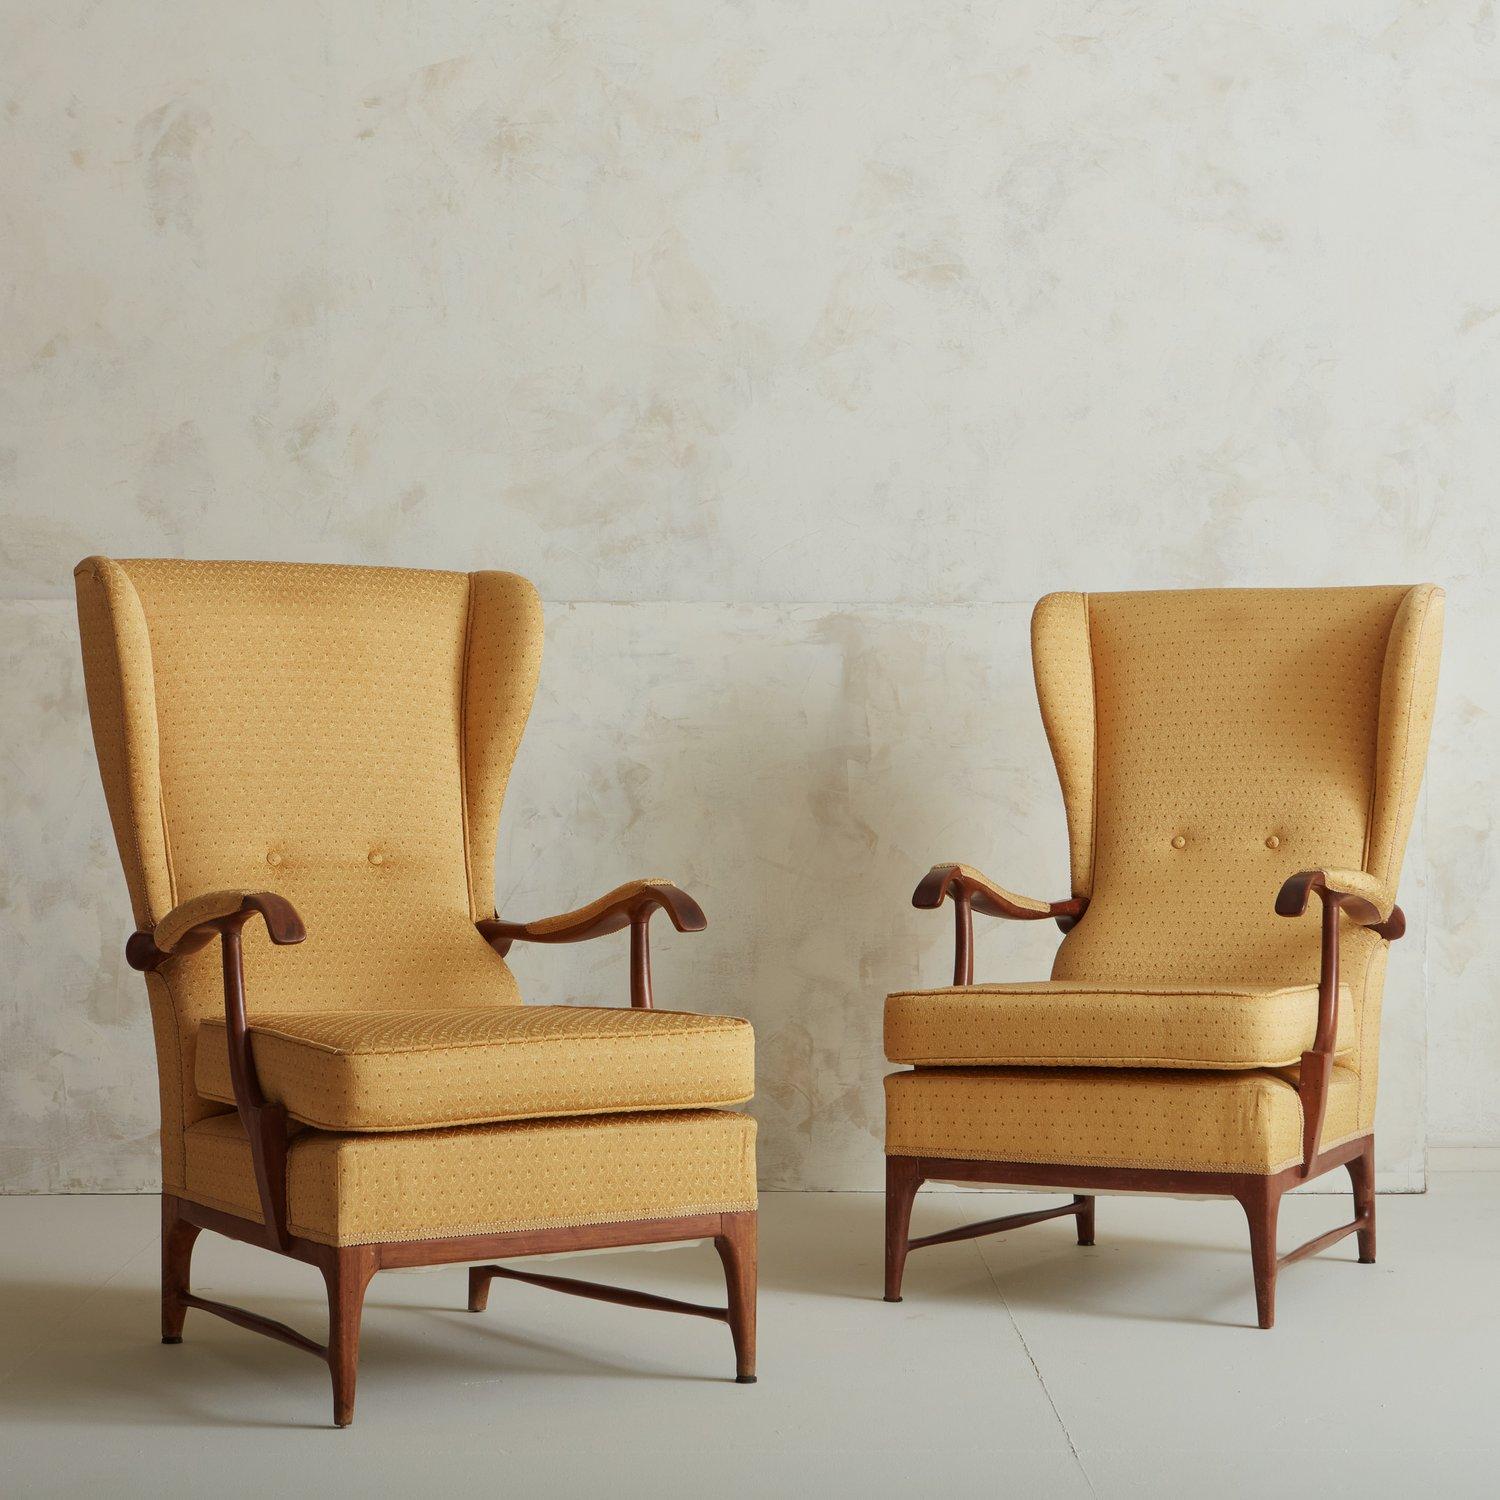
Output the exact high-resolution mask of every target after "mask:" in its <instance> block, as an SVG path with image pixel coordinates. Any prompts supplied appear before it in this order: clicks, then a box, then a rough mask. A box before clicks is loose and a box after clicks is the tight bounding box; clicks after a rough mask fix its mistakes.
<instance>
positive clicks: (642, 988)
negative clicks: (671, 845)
mask: <svg viewBox="0 0 1500 1500" xmlns="http://www.w3.org/2000/svg"><path fill="white" fill-rule="evenodd" d="M658 911H664V912H666V914H667V916H668V917H669V918H670V919H671V922H672V925H673V926H674V927H675V928H676V929H677V930H678V932H702V931H703V929H704V928H705V927H707V926H708V918H707V917H705V916H704V915H703V908H702V907H701V906H699V905H698V903H697V902H696V901H694V900H693V898H692V897H691V896H690V895H688V893H687V892H686V891H685V890H683V889H682V887H681V886H677V885H673V884H672V882H671V881H670V880H632V881H629V882H627V883H626V884H625V885H619V886H616V887H615V888H614V890H612V891H607V892H606V893H605V894H604V895H602V896H600V897H599V898H598V899H597V900H595V901H590V902H589V904H588V905H587V906H580V907H578V908H577V909H576V910H574V911H566V912H562V913H561V914H560V915H558V916H555V917H539V918H537V920H535V921H533V922H504V921H501V919H500V918H499V917H487V918H484V919H483V920H481V921H479V922H476V923H475V924H474V925H475V926H476V927H477V928H478V929H479V931H480V934H481V935H482V936H483V938H484V940H485V942H487V943H488V944H489V945H490V947H492V948H493V949H494V950H495V952H496V953H498V954H499V955H500V956H501V957H502V958H503V957H504V956H505V955H506V954H507V953H509V952H510V949H511V945H512V944H513V943H582V942H587V941H588V940H589V939H590V938H596V937H603V936H605V935H606V934H607V933H611V932H618V931H619V930H620V929H621V928H622V927H629V928H630V1003H631V1005H632V1006H635V1007H637V1008H638V1009H643V1010H650V1009H651V1005H652V1000H651V935H650V923H651V918H652V916H653V915H654V914H655V913H656V912H658Z"/></svg>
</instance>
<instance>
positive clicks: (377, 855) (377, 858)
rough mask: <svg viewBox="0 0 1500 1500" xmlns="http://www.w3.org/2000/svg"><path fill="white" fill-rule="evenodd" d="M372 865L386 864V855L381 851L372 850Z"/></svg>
mask: <svg viewBox="0 0 1500 1500" xmlns="http://www.w3.org/2000/svg"><path fill="white" fill-rule="evenodd" d="M370 863H371V864H372V865H383V864H384V863H385V855H383V854H382V853H381V852H380V850H379V849H371V850H370Z"/></svg>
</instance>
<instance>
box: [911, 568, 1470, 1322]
mask: <svg viewBox="0 0 1500 1500" xmlns="http://www.w3.org/2000/svg"><path fill="white" fill-rule="evenodd" d="M1442 609H1443V595H1442V591H1441V590H1440V589H1437V588H1434V587H1432V586H1431V585H1421V586H1418V587H1415V588H1405V587H1400V588H1346V589H1223V590H1193V591H1184V592H1174V593H1137V594H1053V595H1050V596H1048V597H1047V598H1045V599H1043V600H1042V601H1041V603H1040V604H1039V605H1038V606H1037V608H1036V613H1035V615H1034V616H1033V619H1032V656H1033V662H1034V665H1035V670H1036V683H1037V696H1038V698H1039V699H1040V702H1041V709H1042V717H1043V719H1044V721H1045V723H1046V728H1047V738H1048V741H1049V743H1050V745H1051V747H1052V755H1053V759H1054V760H1055V762H1056V764H1057V771H1058V776H1059V779H1060V780H1061V782H1062V791H1063V800H1064V802H1065V804H1066V808H1067V824H1068V838H1069V845H1070V849H1071V855H1072V861H1071V863H1072V894H1071V895H1070V897H1069V898H1068V899H1067V900H1065V901H1055V902H1046V901H1036V900H1032V899H1030V898H1027V897H1024V896H1017V895H1014V894H1012V893H1011V892H1009V891H1006V890H1004V889H1002V888H1001V887H999V886H997V885H995V884H993V883H992V882H991V881H989V880H987V879H986V878H985V877H984V876H983V875H980V874H979V873H978V872H977V871H975V870H972V869H970V868H968V867H967V866H964V865H939V866H937V867H936V868H935V869H933V870H932V871H931V872H930V873H929V874H928V875H927V877H926V878H925V879H924V880H923V881H922V883H921V884H920V885H919V886H918V888H917V891H916V894H915V896H914V897H913V902H914V904H915V905H917V906H919V907H937V906H940V905H941V904H942V903H943V901H944V900H945V899H948V900H952V902H953V903H954V912H955V918H956V923H957V957H956V962H955V966H954V981H953V986H952V988H950V989H942V990H927V991H917V992H905V993H901V994H895V995H891V996H890V997H889V998H888V1000H887V1001H886V1012H885V1045H886V1055H887V1057H888V1058H889V1059H890V1060H891V1061H892V1062H894V1063H902V1064H906V1065H908V1070H907V1071H903V1072H898V1073H893V1074H891V1075H890V1077H888V1078H887V1079H886V1165H887V1193H886V1297H887V1300H890V1301H898V1300H900V1295H901V1280H902V1272H903V1268H904V1265H905V1261H906V1254H907V1251H908V1250H909V1249H912V1248H915V1247H918V1246H921V1245H927V1244H934V1243H938V1242H943V1241H949V1240H954V1239H962V1238H967V1237H970V1236H973V1235H976V1234H984V1233H992V1232H995V1231H996V1230H1001V1229H1009V1228H1016V1227H1019V1226H1020V1225H1021V1224H1023V1223H1032V1222H1035V1221H1036V1220H1038V1219H1043V1218H1052V1217H1056V1216H1060V1215H1075V1216H1076V1218H1077V1221H1078V1238H1079V1243H1080V1244H1092V1243H1093V1235H1094V1194H1095V1193H1096V1192H1097V1191H1099V1190H1106V1189H1121V1188H1125V1189H1141V1190H1146V1191H1158V1192H1172V1193H1215V1194H1227V1195H1232V1196H1233V1197H1235V1198H1237V1199H1239V1201H1240V1202H1241V1203H1242V1204H1243V1205H1244V1208H1245V1211H1246V1214H1247V1216H1248V1218H1249V1222H1250V1244H1251V1255H1252V1259H1253V1263H1254V1272H1255V1290H1256V1299H1257V1303H1258V1310H1259V1316H1260V1325H1261V1327H1263V1328H1269V1327H1270V1326H1271V1324H1272V1321H1273V1318H1274V1315H1275V1281H1276V1271H1277V1268H1278V1265H1281V1264H1285V1263H1287V1262H1288V1261H1290V1260H1294V1259H1300V1258H1301V1257H1302V1256H1303V1255H1306V1254H1311V1253H1313V1252H1314V1251H1317V1250H1321V1249H1323V1248H1324V1247H1325V1246H1327V1245H1331V1244H1333V1243H1334V1242H1335V1241H1336V1240H1338V1239H1340V1238H1341V1237H1342V1236H1344V1235H1346V1234H1349V1233H1351V1232H1353V1233H1357V1234H1358V1236H1359V1258H1360V1260H1361V1261H1364V1262H1369V1261H1373V1260H1374V1259H1375V1198H1374V1177H1373V1158H1374V1137H1373V1129H1374V1120H1375V1081H1376V1070H1377V1065H1378V1058H1379V1027H1380V999H1381V988H1382V983H1383V979H1384V975H1385V962H1386V948H1387V944H1388V943H1389V942H1391V941H1393V940H1394V939H1396V938H1398V937H1400V936H1401V934H1402V931H1403V930H1404V927H1405V921H1404V918H1403V917H1402V915H1401V910H1400V908H1399V907H1398V906H1397V905H1396V904H1395V897H1396V883H1397V879H1398V877H1399V875H1400V872H1401V860H1402V855H1403V853H1404V851H1405V848H1406V840H1407V835H1408V833H1409V831H1410V828H1411V820H1412V810H1413V807H1414V806H1415V803H1416V797H1417V788H1418V785H1419V783H1420V781H1421V778H1422V767H1423V762H1424V760H1425V758H1426V753H1427V740H1428V733H1429V729H1430V727H1431V722H1432V708H1433V697H1434V693H1435V690H1436V685H1437V663H1438V650H1439V645H1440V641H1441V635H1442ZM1312 895H1316V896H1317V897H1318V898H1319V904H1320V910H1321V917H1322V920H1321V923H1320V922H1319V921H1318V920H1317V919H1316V918H1315V917H1314V916H1313V915H1311V914H1304V913H1305V912H1306V908H1307V906H1308V902H1309V898H1310V896H1312ZM976 911H977V912H980V913H982V914H984V915H986V916H995V917H1010V918H1015V919H1018V920H1030V921H1035V920H1044V919H1048V918H1050V919H1053V920H1055V921H1056V922H1057V924H1058V926H1059V927H1061V928H1062V930H1063V932H1064V933H1066V934H1067V935H1066V937H1065V938H1064V939H1063V941H1062V944H1061V946H1060V947H1059V949H1058V953H1057V959H1056V962H1055V963H1054V964H1053V968H1052V977H1051V979H1050V980H1044V981H1040V982H1037V983H1030V984H981V985H976V984H975V983H974V975H973V961H972V957H971V939H972V914H973V913H974V912H976ZM1341 1166H1342V1167H1347V1168H1348V1171H1349V1174H1350V1177H1351V1179H1352V1181H1353V1188H1354V1201H1355V1218H1354V1221H1353V1222H1352V1223H1350V1224H1346V1225H1344V1226H1342V1227H1341V1228H1339V1229H1336V1230H1333V1231H1331V1232H1330V1233H1329V1234H1326V1235H1323V1236H1321V1237H1320V1238H1318V1239H1316V1240H1313V1241H1312V1242H1311V1243H1310V1244H1308V1245H1304V1246H1302V1247H1301V1248H1300V1249H1298V1250H1294V1251H1292V1252H1290V1253H1289V1254H1287V1255H1284V1256H1282V1257H1280V1259H1279V1260H1278V1258H1277V1254H1276V1215H1277V1205H1278V1203H1279V1201H1280V1198H1281V1195H1282V1193H1283V1192H1285V1191H1286V1190H1287V1189H1288V1188H1290V1187H1293V1186H1295V1185H1296V1184H1298V1183H1300V1182H1303V1181H1305V1180H1307V1179H1308V1178H1310V1177H1316V1176H1318V1175H1319V1174H1321V1173H1323V1172H1327V1171H1330V1170H1332V1169H1334V1168H1336V1167H1341ZM932 1179H939V1180H953V1179H957V1180H962V1181H974V1182H992V1183H1008V1184H1016V1185H1034V1186H1056V1187H1062V1188H1067V1189H1072V1190H1073V1191H1074V1192H1075V1197H1074V1199H1073V1201H1072V1202H1071V1203H1068V1204H1065V1205H1062V1206H1060V1207H1058V1208H1055V1209H1050V1210H1046V1211H1043V1212H1041V1213H1036V1214H1022V1215H1011V1216H1009V1217H1007V1218H1003V1219H999V1220H991V1221H988V1222H986V1223H983V1224H977V1225H968V1226H965V1227H963V1228H961V1229H957V1230H950V1231H948V1232H946V1233H942V1234H934V1235H928V1236H925V1237H924V1238H922V1239H918V1240H912V1239H910V1237H909V1223H910V1218H911V1206H912V1198H913V1196H914V1195H915V1193H916V1191H917V1189H918V1187H919V1186H920V1185H921V1183H922V1182H923V1181H924V1180H932Z"/></svg>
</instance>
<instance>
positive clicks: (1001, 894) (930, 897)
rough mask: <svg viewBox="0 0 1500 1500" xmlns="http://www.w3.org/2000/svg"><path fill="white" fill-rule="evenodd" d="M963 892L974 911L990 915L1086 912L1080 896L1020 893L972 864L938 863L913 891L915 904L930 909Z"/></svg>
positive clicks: (1023, 918)
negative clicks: (1041, 898) (1043, 898)
mask: <svg viewBox="0 0 1500 1500" xmlns="http://www.w3.org/2000/svg"><path fill="white" fill-rule="evenodd" d="M960 894H964V895H967V896H968V898H969V901H970V904H971V905H972V906H973V908H974V910H975V911H977V912H982V913H983V914H984V915H985V916H987V917H1010V918H1012V919H1014V920H1016V921H1019V922H1037V921H1040V920H1042V919H1043V918H1045V917H1068V916H1078V915H1080V914H1081V913H1082V911H1083V903H1082V901H1080V900H1076V899H1075V900H1071V901H1050V902H1049V901H1038V900H1037V899H1036V898H1035V897H1034V896H1018V895H1017V894H1016V893H1015V892H1014V891H1008V890H1006V889H1005V887H1004V886H1001V885H996V884H995V882H994V881H993V880H990V879H989V878H988V877H987V876H984V875H981V874H980V873H979V871H978V870H975V869H971V868H970V867H969V866H968V865H934V866H933V867H932V868H931V869H930V870H929V871H928V872H927V873H926V874H925V875H924V876H923V877H922V880H921V883H920V884H919V885H918V886H917V888H916V890H915V891H913V892H912V898H911V904H912V905H913V906H918V907H923V908H929V909H930V908H932V907H937V906H941V905H942V904H943V902H944V901H945V900H947V898H948V897H949V896H954V897H957V896H958V895H960Z"/></svg>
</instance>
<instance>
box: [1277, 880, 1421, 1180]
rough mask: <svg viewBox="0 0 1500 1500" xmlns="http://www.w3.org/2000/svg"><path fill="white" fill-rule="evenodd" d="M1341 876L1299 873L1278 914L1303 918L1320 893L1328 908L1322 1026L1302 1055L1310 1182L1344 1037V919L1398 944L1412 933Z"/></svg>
mask: <svg viewBox="0 0 1500 1500" xmlns="http://www.w3.org/2000/svg"><path fill="white" fill-rule="evenodd" d="M1337 879H1338V872H1337V871H1329V870H1299V871H1298V872H1297V874H1295V875H1293V876H1292V877H1291V878H1290V879H1289V880H1287V881H1285V882H1284V883H1283V885H1282V887H1281V889H1280V890H1279V891H1278V892H1277V893H1276V914H1277V916H1280V917H1300V916H1301V915H1302V914H1303V913H1304V912H1305V911H1306V910H1307V902H1308V898H1309V897H1310V896H1311V895H1312V894H1313V893H1314V892H1316V893H1317V894H1318V896H1319V898H1320V899H1321V900H1322V903H1323V930H1322V968H1321V970H1320V972H1319V975H1318V1027H1317V1030H1316V1031H1315V1032H1314V1033H1313V1044H1312V1050H1311V1051H1309V1052H1304V1053H1303V1054H1302V1066H1301V1068H1300V1069H1299V1070H1298V1083H1297V1092H1298V1094H1299V1095H1300V1096H1301V1099H1302V1168H1301V1175H1302V1176H1303V1177H1306V1176H1308V1175H1309V1173H1310V1172H1311V1171H1312V1165H1313V1160H1314V1158H1315V1157H1316V1156H1317V1154H1318V1140H1319V1138H1320V1137H1321V1136H1322V1134H1323V1117H1324V1115H1325V1114H1326V1113H1327V1111H1328V1087H1329V1084H1330V1083H1331V1082H1332V1081H1333V1049H1334V1043H1335V1041H1336V1040H1337V1035H1338V1003H1339V914H1340V913H1343V915H1345V916H1346V917H1348V918H1349V920H1350V921H1351V922H1353V923H1354V924H1355V926H1357V927H1368V928H1369V929H1370V930H1371V931H1372V932H1374V933H1376V934H1377V935H1378V936H1380V937H1382V938H1384V939H1385V940H1386V942H1388V943H1394V942H1395V941H1396V940H1397V939H1398V938H1399V937H1401V936H1403V935H1404V933H1405V932H1406V914H1405V913H1404V912H1403V911H1402V910H1401V908H1400V907H1399V906H1396V905H1395V904H1394V903H1393V904H1392V906H1391V914H1390V916H1388V917H1386V918H1384V919H1382V918H1381V915H1380V907H1379V906H1377V905H1376V904H1375V902H1374V901H1373V900H1371V899H1370V897H1369V896H1366V895H1359V894H1356V893H1355V892H1353V891H1349V890H1340V889H1339V887H1338V885H1337Z"/></svg>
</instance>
